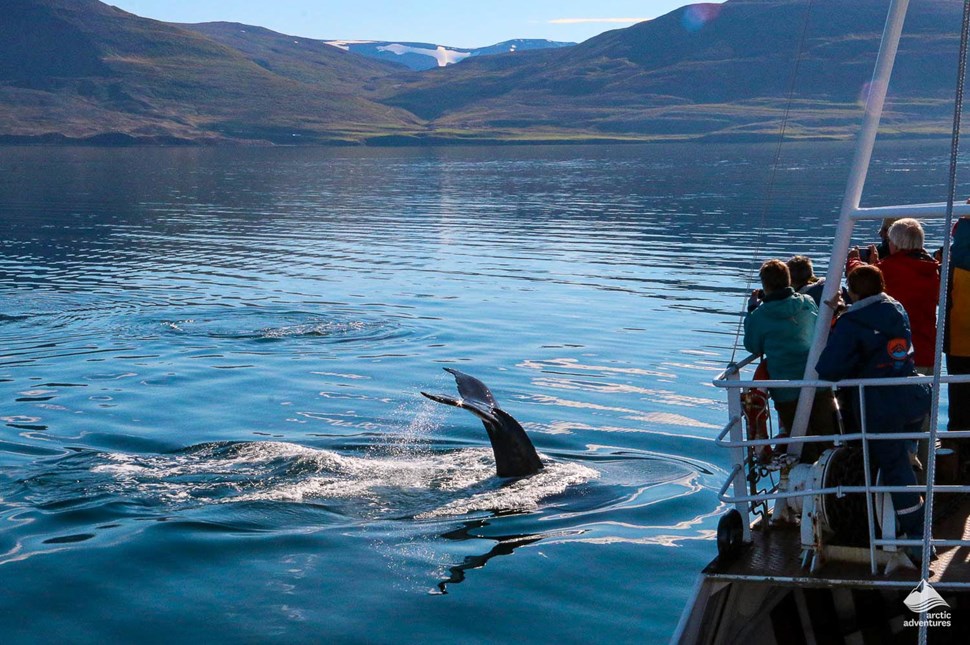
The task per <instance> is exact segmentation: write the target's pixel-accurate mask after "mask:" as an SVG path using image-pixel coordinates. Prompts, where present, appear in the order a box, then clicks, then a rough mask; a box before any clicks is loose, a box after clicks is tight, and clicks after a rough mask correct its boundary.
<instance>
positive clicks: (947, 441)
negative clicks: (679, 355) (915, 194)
mask: <svg viewBox="0 0 970 645" xmlns="http://www.w3.org/2000/svg"><path fill="white" fill-rule="evenodd" d="M908 5H909V0H892V1H891V3H890V4H889V11H888V16H887V19H886V25H885V29H884V31H883V36H882V41H881V43H880V49H879V53H878V56H877V59H876V66H875V71H874V73H873V79H872V83H871V88H872V89H871V92H870V93H869V95H868V97H867V102H866V109H865V114H864V118H863V124H862V129H861V131H860V134H859V139H858V143H857V147H856V151H855V156H854V158H853V161H852V166H851V168H850V169H849V178H848V184H847V187H846V192H845V196H844V199H843V202H842V207H841V213H840V217H839V222H838V226H837V229H836V234H835V240H834V244H833V247H832V249H833V250H832V254H831V257H830V260H829V265H828V272H827V276H826V280H825V283H824V287H825V288H824V293H823V296H822V300H823V305H822V306H821V307H820V309H819V315H818V318H817V321H816V327H815V332H814V338H813V343H812V348H811V350H810V353H809V359H808V363H807V367H806V369H805V375H804V377H803V378H802V379H801V380H789V381H781V380H756V379H754V378H753V377H752V376H751V374H750V371H753V364H754V363H755V362H756V361H757V360H758V357H756V356H748V357H747V358H745V359H744V360H741V361H739V362H735V363H732V364H730V365H728V366H727V369H726V370H725V371H724V372H723V373H722V374H720V375H719V376H718V377H717V378H716V379H715V381H714V384H715V385H716V386H717V387H720V388H723V389H724V391H725V392H726V394H727V398H728V415H729V420H728V422H727V425H726V426H725V427H724V428H723V430H722V431H721V433H720V435H719V436H718V438H717V440H716V444H717V445H718V446H719V447H721V448H725V449H727V450H728V451H730V455H731V458H730V464H731V467H730V474H729V475H728V477H727V480H726V481H725V482H724V485H723V487H722V488H721V490H720V493H719V498H720V500H721V502H723V503H724V504H725V505H726V506H727V507H728V508H729V509H730V510H728V511H727V513H725V514H724V515H723V516H722V518H721V520H720V522H719V524H718V531H717V557H716V558H715V559H714V560H713V561H712V562H711V563H710V564H709V565H708V566H707V567H706V568H705V569H704V570H703V572H701V574H700V576H699V577H698V580H697V583H696V585H695V587H694V590H693V594H692V599H691V600H690V601H689V602H688V605H687V607H686V608H685V610H684V612H683V614H682V616H681V619H680V623H679V625H678V626H677V630H676V631H675V633H674V636H673V642H674V643H712V644H719V643H752V644H753V643H757V644H759V645H761V644H762V643H767V644H771V643H809V644H812V643H887V642H890V643H896V642H898V643H910V642H920V643H926V642H930V643H950V642H953V643H967V642H970V629H968V628H970V495H968V493H970V429H960V430H959V431H957V430H950V431H947V430H945V426H944V428H942V429H941V428H940V427H939V422H940V415H939V403H940V400H939V399H940V396H939V395H940V391H941V388H942V387H943V386H945V385H946V384H947V383H952V382H955V383H966V382H970V376H967V375H962V376H952V375H941V373H940V372H941V363H942V362H943V360H942V348H943V327H944V325H943V312H945V311H946V302H947V295H948V294H947V283H948V280H947V276H948V275H949V267H950V236H951V235H952V230H953V223H954V222H955V221H956V219H957V218H959V217H965V216H970V205H967V204H962V203H961V204H955V203H954V195H955V193H956V190H955V177H956V164H957V152H958V150H959V135H960V120H961V111H962V102H963V83H964V79H965V77H966V61H967V41H968V32H970V1H967V2H965V3H964V19H963V28H962V38H961V47H960V56H959V69H958V70H956V73H955V74H954V76H955V78H956V79H957V90H956V92H955V101H954V103H955V107H954V120H953V123H954V125H953V139H952V145H951V162H950V174H949V195H948V196H946V201H945V202H941V203H934V204H909V205H905V204H904V205H896V206H885V207H878V208H862V207H860V202H861V196H862V192H863V187H864V184H865V179H866V174H867V170H868V166H869V161H870V158H871V154H872V149H873V145H874V142H875V138H876V132H877V130H878V127H879V120H880V116H881V114H882V110H883V104H884V101H885V97H886V92H887V88H888V87H889V81H890V75H891V72H892V67H893V62H894V60H895V57H896V50H897V46H898V43H899V39H900V34H901V32H902V28H903V23H904V19H905V15H906V11H907V9H908ZM942 197H943V196H941V198H942ZM902 217H912V218H917V219H928V218H935V219H937V220H940V219H943V220H945V225H944V230H945V231H946V235H947V237H946V238H945V239H944V243H943V257H942V262H941V276H942V280H941V288H940V294H939V309H938V320H939V325H938V328H939V329H938V331H937V336H936V348H935V359H936V360H935V366H936V367H935V369H934V373H933V374H932V375H926V376H911V377H907V378H880V379H853V380H844V381H839V382H834V383H833V382H828V381H823V380H819V378H818V375H817V374H816V372H815V369H814V368H815V365H816V364H817V361H818V359H819V356H820V355H821V353H822V350H823V349H824V347H825V344H826V341H827V338H828V333H829V329H830V327H831V323H832V319H833V309H832V307H831V306H828V305H826V304H824V303H827V302H834V297H836V296H837V293H838V290H839V285H840V284H841V278H842V272H843V269H844V267H845V266H846V259H847V257H848V255H849V244H850V240H851V236H852V230H853V226H854V224H855V223H856V222H858V221H860V220H879V219H883V218H902ZM904 382H905V383H906V384H914V383H927V384H930V385H931V386H932V396H931V400H932V404H931V409H930V414H929V424H928V430H926V429H925V426H924V430H922V431H920V432H912V433H885V434H880V433H879V432H878V429H874V428H870V427H867V425H866V419H865V406H864V405H862V406H860V408H861V410H862V414H861V417H862V418H861V419H860V420H859V426H860V427H859V428H857V429H856V428H853V429H852V430H849V431H846V432H843V433H841V434H838V435H829V436H811V435H807V432H806V430H807V426H808V418H809V413H810V408H811V405H812V404H811V400H812V398H813V394H814V392H815V391H816V389H819V390H820V391H821V390H823V389H831V390H836V389H837V388H839V387H843V388H846V387H852V388H857V389H856V390H854V393H853V394H852V396H858V397H859V398H861V399H862V400H863V401H864V400H865V399H864V397H865V395H866V392H867V391H868V392H872V391H873V390H872V388H877V387H886V386H893V385H900V384H903V383H904ZM781 385H786V386H789V387H799V388H800V400H799V403H798V408H797V412H796V415H795V421H794V423H793V424H792V432H791V433H790V436H788V437H787V438H782V437H775V438H773V439H770V438H768V437H767V436H766V435H764V434H760V436H759V433H758V432H755V431H752V430H754V428H752V425H753V424H754V423H755V421H753V420H752V419H751V414H750V409H749V410H746V409H745V407H744V402H745V401H749V400H750V398H749V395H750V393H752V392H754V391H758V390H762V391H763V389H764V388H766V387H768V386H774V387H778V386H781ZM855 392H858V393H855ZM765 413H766V412H765ZM880 438H883V439H885V438H891V439H896V440H899V439H910V440H914V439H920V440H921V441H922V442H923V443H925V445H926V446H927V453H926V456H925V459H926V462H925V477H924V479H925V484H918V485H913V486H888V485H884V484H882V483H881V480H880V477H879V474H878V473H876V472H873V469H872V468H871V467H870V461H871V460H870V452H871V444H872V442H874V441H877V440H879V439H880ZM819 441H824V442H830V443H829V445H834V448H830V449H828V450H825V451H824V452H823V453H822V455H821V457H819V458H818V460H817V461H815V462H814V463H799V461H800V459H799V457H800V454H801V449H802V447H803V446H804V445H806V444H808V443H813V442H819ZM772 447H773V450H774V451H775V452H776V453H777V452H784V453H785V454H782V455H780V456H777V455H776V456H774V457H773V458H767V459H766V455H767V454H768V453H769V452H770V451H771V450H772ZM961 448H962V450H961ZM903 491H909V492H913V491H918V493H919V494H920V495H921V496H923V499H924V510H925V519H924V521H923V534H922V535H921V536H920V535H916V536H912V535H903V534H901V532H900V531H899V530H898V529H897V526H896V513H895V510H894V509H893V507H892V499H891V495H890V493H892V492H903Z"/></svg>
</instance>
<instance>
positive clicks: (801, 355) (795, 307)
mask: <svg viewBox="0 0 970 645" xmlns="http://www.w3.org/2000/svg"><path fill="white" fill-rule="evenodd" d="M759 275H760V277H761V286H762V291H760V292H759V291H754V292H752V293H751V298H750V299H749V301H748V314H747V315H746V316H745V319H744V347H745V349H747V350H748V351H749V352H751V353H752V354H755V355H764V357H765V359H766V360H767V361H768V371H769V372H770V375H771V379H772V380H789V379H795V380H798V379H801V378H802V377H803V376H804V373H805V364H806V363H807V362H808V352H809V349H810V348H811V345H812V336H813V334H814V331H815V321H816V319H817V318H818V307H817V306H816V305H815V303H814V302H813V301H812V299H811V297H809V296H806V295H802V294H798V293H795V290H794V289H792V286H791V275H790V273H789V271H788V266H787V265H786V264H785V263H784V262H782V261H781V260H768V261H767V262H765V263H764V264H763V265H762V266H761V270H760V272H759ZM769 392H770V394H771V399H772V401H774V404H775V410H777V412H778V421H779V425H780V429H779V435H782V436H784V435H787V434H789V433H790V432H791V429H792V424H793V422H794V419H795V410H796V408H797V406H798V395H799V389H798V388H778V387H774V388H770V390H769ZM834 411H835V408H834V403H833V399H832V394H831V392H830V391H819V392H817V393H816V396H815V399H814V401H813V406H812V414H811V417H810V420H809V428H808V434H811V435H822V434H826V435H831V434H834V433H835V424H834V421H833V415H834ZM826 447H828V446H827V445H826V444H823V443H805V444H804V445H803V447H802V454H801V460H802V461H803V462H806V463H812V462H814V461H815V460H816V459H817V458H818V456H819V455H820V454H821V452H822V451H823V450H824V449H825V448H826Z"/></svg>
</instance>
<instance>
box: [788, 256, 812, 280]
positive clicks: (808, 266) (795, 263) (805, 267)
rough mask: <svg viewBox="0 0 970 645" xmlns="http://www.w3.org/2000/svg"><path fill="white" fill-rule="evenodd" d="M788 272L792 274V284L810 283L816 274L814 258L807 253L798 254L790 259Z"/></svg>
mask: <svg viewBox="0 0 970 645" xmlns="http://www.w3.org/2000/svg"><path fill="white" fill-rule="evenodd" d="M788 272H789V273H790V274H791V282H792V284H808V281H809V280H811V279H812V276H814V275H815V271H814V270H813V268H812V260H811V258H809V257H808V256H805V255H796V256H794V257H792V258H791V259H790V260H788Z"/></svg>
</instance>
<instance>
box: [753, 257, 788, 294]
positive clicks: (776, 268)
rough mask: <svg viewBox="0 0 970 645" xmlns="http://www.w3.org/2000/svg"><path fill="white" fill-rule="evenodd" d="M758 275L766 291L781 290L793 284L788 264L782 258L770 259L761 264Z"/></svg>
mask: <svg viewBox="0 0 970 645" xmlns="http://www.w3.org/2000/svg"><path fill="white" fill-rule="evenodd" d="M758 275H759V276H760V277H761V286H762V287H764V289H765V291H772V292H774V291H781V290H782V289H785V288H787V287H790V286H791V274H790V273H789V272H788V265H787V264H785V263H784V262H782V261H781V260H768V261H767V262H765V263H764V264H762V265H761V270H760V271H759V272H758Z"/></svg>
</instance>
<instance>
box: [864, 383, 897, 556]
mask: <svg viewBox="0 0 970 645" xmlns="http://www.w3.org/2000/svg"><path fill="white" fill-rule="evenodd" d="M859 425H860V427H859V432H861V433H862V463H863V468H864V473H863V474H864V476H865V481H866V493H865V494H866V516H867V519H868V526H869V567H870V570H871V571H872V575H876V574H878V573H879V566H878V565H877V564H876V515H875V513H874V512H873V508H872V504H873V502H872V469H871V468H870V466H869V463H870V462H869V437H868V435H867V434H866V388H865V386H864V385H860V386H859ZM893 521H896V520H895V518H893Z"/></svg>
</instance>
